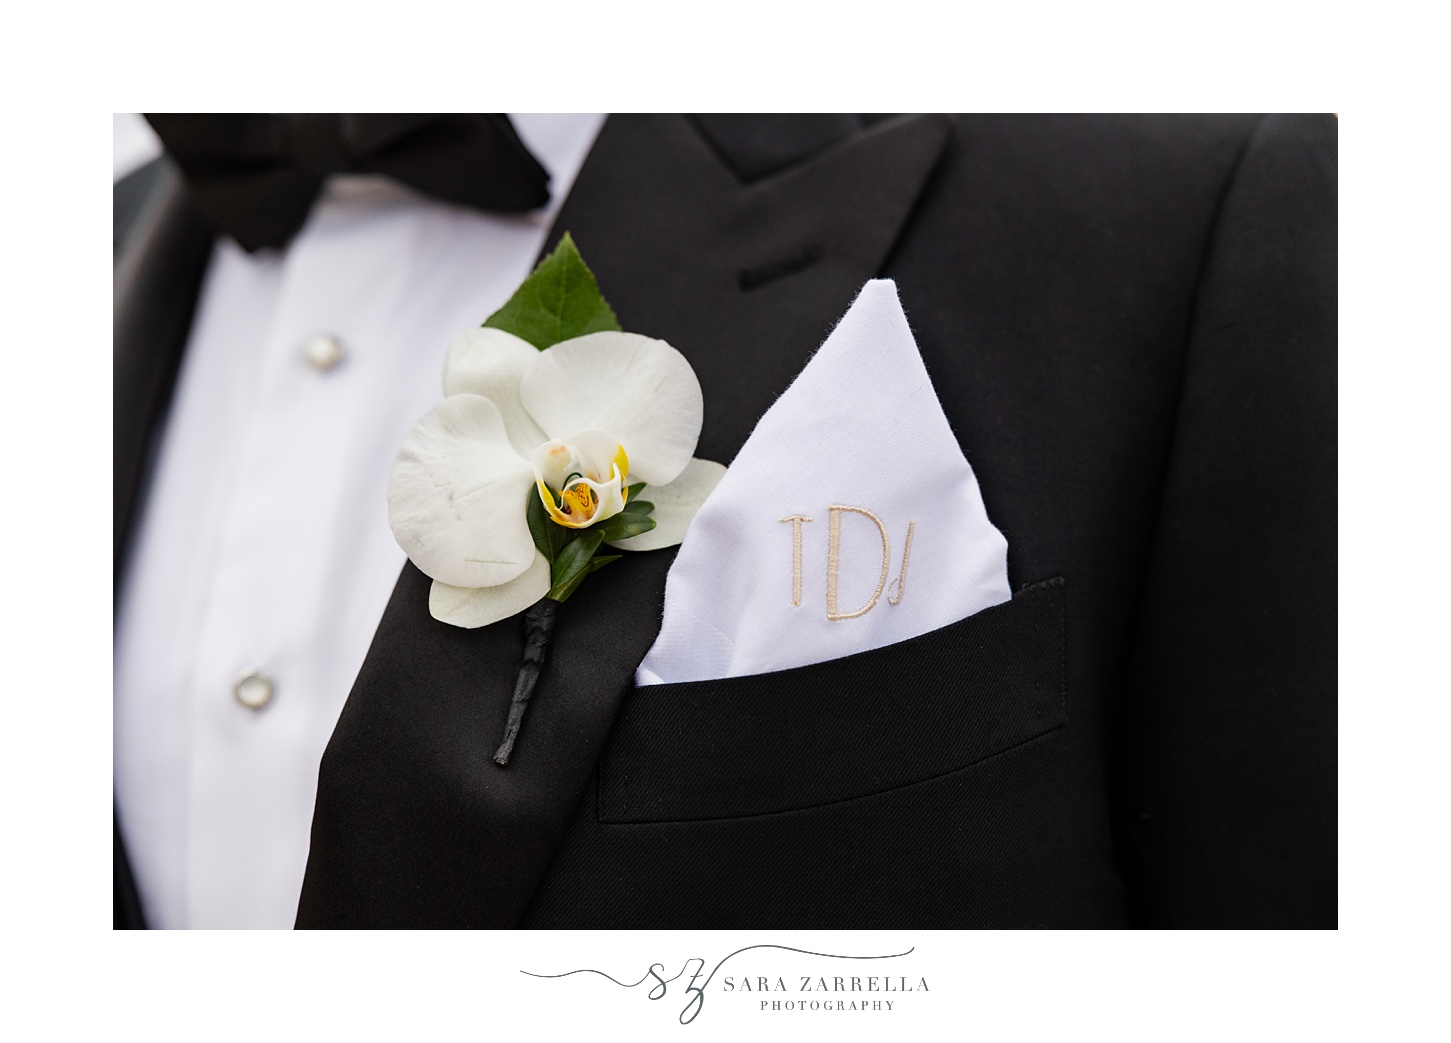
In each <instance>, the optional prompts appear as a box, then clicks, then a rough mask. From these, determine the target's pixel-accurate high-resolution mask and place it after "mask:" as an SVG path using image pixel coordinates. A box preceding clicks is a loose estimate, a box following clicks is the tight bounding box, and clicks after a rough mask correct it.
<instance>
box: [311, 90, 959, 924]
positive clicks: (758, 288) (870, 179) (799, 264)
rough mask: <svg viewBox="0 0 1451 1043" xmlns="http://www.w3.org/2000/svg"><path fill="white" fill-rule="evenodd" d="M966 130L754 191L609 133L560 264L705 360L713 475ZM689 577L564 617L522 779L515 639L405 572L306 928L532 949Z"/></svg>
mask: <svg viewBox="0 0 1451 1043" xmlns="http://www.w3.org/2000/svg"><path fill="white" fill-rule="evenodd" d="M949 131H950V125H949V124H948V123H947V122H946V121H945V120H942V119H939V118H936V117H911V118H903V119H899V120H893V121H889V122H887V123H884V124H882V125H880V126H877V127H874V128H873V129H871V130H870V131H866V132H863V133H861V134H859V135H856V136H854V137H852V138H850V139H849V140H846V141H844V142H842V143H841V144H839V145H837V146H836V147H834V148H831V149H829V150H827V151H826V152H824V153H821V154H819V155H817V156H816V157H815V158H813V159H812V160H811V161H810V162H807V163H805V164H802V165H799V166H796V167H794V168H791V169H789V170H786V171H783V172H781V173H780V174H778V175H777V176H774V177H770V178H767V179H765V180H759V181H756V182H753V183H750V184H746V183H743V182H742V181H741V180H740V179H739V178H738V177H737V176H736V175H735V174H734V173H733V172H732V171H731V170H730V169H728V168H727V166H726V165H724V164H723V162H722V160H721V158H720V157H719V156H718V155H717V154H716V152H715V151H714V150H713V149H712V148H711V146H710V145H708V144H707V143H706V142H705V140H704V139H703V138H702V137H701V135H700V133H699V131H698V130H696V129H695V128H694V127H693V126H692V125H691V123H690V122H689V121H688V120H687V119H685V118H683V117H680V116H656V115H646V116H615V117H611V118H610V119H609V120H608V121H607V122H606V124H605V126H604V128H603V130H602V131H601V134H600V137H599V139H598V140H597V141H596V143H595V146H594V148H593V150H592V151H591V153H590V156H589V159H588V161H587V162H586V164H585V166H584V168H583V169H582V171H581V173H580V175H579V177H578V179H577V180H576V182H575V185H574V188H573V190H572V191H571V194H570V197H569V199H568V201H567V202H566V203H565V205H564V207H563V209H562V211H561V213H560V215H559V217H558V219H557V220H556V222H555V227H554V230H553V232H552V234H551V243H552V242H553V241H556V240H557V239H558V238H559V237H560V236H561V235H562V234H563V233H564V232H565V231H568V232H570V233H571V234H572V235H573V236H574V238H575V240H576V242H578V244H579V246H580V249H581V251H582V252H583V254H584V256H585V258H586V259H587V260H588V262H589V264H590V265H591V267H592V268H593V269H594V271H595V274H596V276H597V277H598V279H599V283H600V287H601V289H602V290H603V291H604V293H605V295H606V297H608V299H609V300H610V302H611V304H612V305H613V306H614V307H615V310H616V312H617V313H618V315H619V317H620V321H621V323H622V324H623V325H624V326H625V328H626V329H629V330H631V331H634V332H639V333H643V334H647V335H650V336H655V337H661V338H664V339H666V340H668V341H670V343H672V344H673V345H675V346H676V347H677V348H679V349H680V350H681V351H682V352H683V353H684V354H685V355H686V356H687V357H688V358H689V359H690V361H691V363H692V364H693V365H694V366H695V369H696V372H697V374H698V375H699V377H700V380H701V384H702V387H703V389H704V393H705V425H704V430H703V432H702V435H701V440H700V444H699V447H698V449H697V455H698V456H702V457H706V458H709V459H715V460H719V461H721V462H729V461H730V459H731V458H732V457H734V455H735V453H736V451H737V450H738V449H739V448H740V446H741V444H742V443H743V442H744V441H745V439H746V437H747V435H748V434H749V433H750V431H751V429H752V427H754V425H755V422H756V420H757V419H758V418H759V417H760V415H761V414H762V413H763V412H764V411H765V410H766V408H767V407H768V406H769V405H770V404H771V402H772V401H774V399H775V398H776V396H778V395H779V394H780V393H781V392H782V391H783V390H784V389H785V388H786V386H787V385H788V384H789V383H790V382H791V380H792V379H793V378H794V377H795V375H796V374H797V373H798V372H799V371H800V369H801V367H802V365H804V363H805V361H806V359H807V358H808V357H809V355H810V353H811V352H812V351H814V350H815V348H816V346H817V345H819V344H820V342H821V340H822V339H823V337H824V336H825V335H826V333H827V332H828V331H829V330H830V328H831V326H832V324H833V323H834V322H835V321H836V320H837V319H838V318H839V317H840V316H841V314H842V313H843V312H844V311H845V310H846V308H847V306H848V305H849V304H850V303H851V300H852V298H853V296H854V295H855V293H856V291H857V290H858V289H859V288H860V286H861V284H862V283H863V282H864V281H866V280H867V279H869V278H871V277H872V276H874V275H875V274H876V273H877V271H878V270H879V268H880V266H881V265H882V263H883V261H884V259H885V258H886V256H887V254H888V252H889V251H890V249H891V247H892V245H893V243H894V241H895V239H896V236H897V233H898V230H899V228H900V227H901V224H902V223H903V222H904V221H905V220H906V218H907V216H908V214H909V213H910V212H911V210H912V207H913V205H914V202H915V200H916V198H917V195H918V193H919V192H920V191H921V190H922V188H923V185H924V184H925V183H926V181H927V179H928V176H929V175H930V173H931V171H932V169H933V167H934V165H935V164H936V162H937V160H938V157H939V155H940V154H941V151H942V149H943V146H944V145H945V143H946V141H947V137H948V134H949ZM673 558H674V551H673V550H667V551H657V552H653V553H648V554H631V555H626V556H625V558H624V559H623V560H621V561H620V562H618V563H616V564H614V565H611V566H610V568H609V569H608V570H607V571H606V572H603V573H601V575H600V576H599V577H598V578H596V579H595V580H593V581H592V582H590V583H587V584H585V585H584V587H583V588H581V590H580V592H579V593H578V594H576V595H575V596H574V597H573V598H571V599H570V601H569V602H568V603H567V604H565V605H564V606H563V607H562V608H561V611H560V615H559V622H558V625H557V627H556V630H555V637H554V643H553V647H552V649H551V652H550V658H549V661H548V663H547V665H546V666H545V669H544V672H543V674H542V675H541V679H540V683H539V688H538V690H537V692H536V694H535V696H534V699H533V702H532V703H531V705H530V708H529V712H528V715H527V716H526V717H525V719H524V727H523V732H522V734H521V737H520V740H519V745H518V746H517V747H516V750H515V754H514V757H513V759H512V760H511V761H510V764H509V766H508V767H507V768H503V769H501V768H499V767H498V766H496V765H494V764H493V763H492V762H491V760H490V753H491V752H492V750H493V749H494V745H495V744H496V743H497V741H498V737H499V734H500V732H501V730H502V728H503V724H504V720H505V717H506V714H507V709H508V703H509V693H510V690H511V688H512V685H513V679H514V673H515V670H516V669H517V665H518V661H519V655H520V651H521V647H522V640H523V632H522V627H521V625H520V622H519V620H518V619H509V620H504V621H502V622H500V623H497V624H494V625H493V626H489V627H483V628H480V629H478V630H461V629H458V628H456V627H450V626H446V625H444V624H442V623H439V622H437V621H435V620H433V619H432V618H431V617H430V616H429V614H428V605H427V602H428V589H429V580H428V579H427V577H425V576H423V575H422V574H421V573H420V572H418V571H417V570H416V569H415V568H414V567H413V566H412V565H408V566H405V568H404V571H403V574H402V576H401V577H400V579H399V582H398V586H397V588H396V589H395V591H394V595H393V598H392V601H391V602H390V604H389V606H388V609H387V611H386V613H385V614H384V618H383V620H382V622H381V624H380V626H379V628H378V632H377V635H376V637H375V639H374V642H373V646H372V648H371V650H370V651H369V654H368V658H367V660H366V662H365V663H364V665H363V668H362V671H361V672H360V674H359V676H358V680H357V682H356V684H355V685H354V687H353V690H352V693H351V694H350V696H349V698H348V702H347V705H346V707H345V708H344V710H343V713H342V716H341V719H340V720H339V722H338V726H337V728H336V730H335V731H334V733H333V737H332V740H331V742H330V743H329V745H328V748H327V752H326V754H325V755H324V758H323V763H322V770H321V773H320V777H319V788H318V803H317V811H316V814H315V817H314V820H313V834H312V847H311V852H310V855H309V859H308V867H307V875H306V879H305V881H304V884H303V890H302V898H301V902H300V905H299V910H298V919H297V925H298V926H299V927H405V926H406V927H512V926H516V925H517V924H518V923H519V921H520V919H521V918H522V917H523V915H524V913H525V910H526V908H527V907H528V903H529V902H530V900H531V898H532V897H533V895H534V892H535V890H536V888H537V887H538V885H539V882H540V880H541V879H542V878H543V876H544V874H545V872H546V871H547V869H548V868H549V865H550V863H551V861H552V859H553V857H554V853H555V851H556V849H557V847H558V845H559V843H560V842H561V840H562V838H563V836H564V834H565V832H566V830H567V829H568V827H569V824H570V822H571V821H572V819H573V818H574V815H575V812H576V810H577V809H578V807H579V804H580V801H581V800H582V798H583V797H584V795H585V793H586V792H587V789H588V786H589V782H590V779H591V777H592V775H593V773H594V769H595V765H596V763H597V761H598V759H599V756H600V753H601V751H602V749H603V746H604V741H605V738H606V736H607V735H608V733H609V730H610V728H611V726H612V724H613V723H614V719H615V715H616V713H617V712H618V710H619V707H620V703H621V701H622V700H623V698H624V695H625V694H626V692H627V691H628V690H629V688H630V686H631V684H632V678H633V674H634V670H635V667H636V666H637V665H638V663H639V661H640V659H641V658H643V656H644V654H645V652H646V651H648V649H649V646H650V644H651V643H652V642H653V641H654V639H655V636H656V634H657V632H658V630H659V626H660V612H661V604H662V599H663V595H664V585H665V576H666V573H667V571H668V570H669V567H670V563H671V561H672V560H673Z"/></svg>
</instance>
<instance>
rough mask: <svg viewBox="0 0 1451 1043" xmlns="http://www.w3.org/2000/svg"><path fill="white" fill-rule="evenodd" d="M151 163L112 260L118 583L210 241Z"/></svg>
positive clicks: (167, 175) (181, 193) (168, 171)
mask: <svg viewBox="0 0 1451 1043" xmlns="http://www.w3.org/2000/svg"><path fill="white" fill-rule="evenodd" d="M155 166H156V171H155V174H154V177H151V176H150V175H148V178H149V180H150V181H151V185H150V188H149V191H148V192H147V194H146V201H145V202H144V203H142V204H140V206H139V209H138V210H137V212H136V215H135V217H134V219H133V220H132V222H131V227H130V228H129V229H128V230H127V231H126V234H125V236H124V242H123V243H122V244H121V246H120V249H119V251H118V254H117V257H116V270H115V282H114V293H115V302H114V304H115V306H114V315H115V319H114V322H115V327H114V331H113V340H112V353H113V365H114V380H113V394H114V396H115V397H114V401H113V407H114V414H113V424H114V430H113V437H114V444H113V449H112V451H113V453H114V460H113V464H114V468H115V487H114V490H113V495H114V498H115V499H114V513H113V515H112V524H113V536H114V544H113V548H114V554H115V558H114V574H115V578H117V579H119V578H120V576H121V572H122V568H123V566H124V558H125V552H126V547H127V543H128V541H129V538H130V533H131V528H132V525H133V523H134V522H135V519H136V514H137V511H138V508H139V506H140V503H141V497H142V494H143V492H144V489H143V487H144V484H145V478H146V470H147V464H148V458H149V453H150V448H151V443H152V435H153V432H154V430H155V428H156V425H157V424H158V423H159V422H160V421H161V419H162V418H163V417H164V416H165V415H166V408H167V405H168V403H169V402H170V401H171V392H172V388H173V387H174V386H175V383H176V373H177V369H178V367H179V366H180V365H181V354H182V349H183V348H185V347H186V341H187V335H188V334H189V333H190V331H191V318H192V312H193V311H194V310H195V308H196V299H197V291H198V290H199V289H200V287H201V280H202V276H203V274H204V273H205V271H206V264H207V257H208V255H209V254H210V251H211V247H212V237H213V233H212V231H211V229H210V228H209V227H208V226H207V225H206V224H205V223H204V222H203V221H202V220H201V218H200V217H198V216H197V214H196V212H195V211H194V210H193V209H192V207H191V204H190V202H189V201H188V197H187V193H186V190H185V188H184V186H183V184H182V180H181V176H180V174H179V173H177V171H176V169H175V168H174V167H172V166H171V165H170V164H169V163H166V162H161V163H158V164H156V165H155ZM138 173H140V172H138ZM133 176H134V175H133ZM120 216H121V215H120V214H119V213H118V220H119V219H120Z"/></svg>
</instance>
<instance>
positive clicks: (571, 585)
mask: <svg viewBox="0 0 1451 1043" xmlns="http://www.w3.org/2000/svg"><path fill="white" fill-rule="evenodd" d="M603 542H604V537H603V536H601V535H600V534H599V532H598V531H596V530H594V529H586V530H585V531H584V532H583V533H582V534H581V535H580V537H579V538H578V539H576V540H571V541H570V542H569V543H568V544H567V545H566V546H565V548H564V549H563V550H562V551H560V552H559V556H558V557H556V558H555V559H554V568H553V570H552V571H551V572H550V579H551V581H552V582H553V584H554V585H553V587H551V588H550V591H549V593H548V594H546V595H545V597H548V598H552V599H554V600H555V601H563V600H564V599H565V598H567V597H569V595H571V594H573V593H574V591H575V589H576V588H577V587H578V586H579V584H580V581H581V580H583V579H584V577H585V576H587V575H589V572H590V567H589V560H590V558H592V557H594V552H595V551H597V550H599V549H600V544H601V543H603Z"/></svg>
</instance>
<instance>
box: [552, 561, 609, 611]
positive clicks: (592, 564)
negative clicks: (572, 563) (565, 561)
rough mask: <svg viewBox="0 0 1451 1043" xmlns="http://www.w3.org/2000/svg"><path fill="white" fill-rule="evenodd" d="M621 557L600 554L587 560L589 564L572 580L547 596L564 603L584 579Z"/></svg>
mask: <svg viewBox="0 0 1451 1043" xmlns="http://www.w3.org/2000/svg"><path fill="white" fill-rule="evenodd" d="M623 557H624V555H623V554H601V555H600V556H599V557H598V558H591V559H590V560H589V563H588V564H587V565H585V567H584V568H583V569H582V570H581V571H580V572H579V573H578V574H577V575H576V576H575V577H574V579H572V580H570V581H569V582H568V583H567V584H565V585H564V586H563V587H558V588H555V590H551V591H550V592H549V596H550V597H551V598H553V599H554V600H555V601H564V600H565V599H566V598H568V597H569V596H570V595H571V594H573V593H574V592H575V591H576V590H578V589H579V585H580V584H581V583H583V582H584V578H585V577H586V576H588V575H590V574H591V573H595V572H598V571H599V570H600V569H602V568H604V567H605V566H606V565H608V564H609V563H610V562H612V561H619V560H620V559H621V558H623Z"/></svg>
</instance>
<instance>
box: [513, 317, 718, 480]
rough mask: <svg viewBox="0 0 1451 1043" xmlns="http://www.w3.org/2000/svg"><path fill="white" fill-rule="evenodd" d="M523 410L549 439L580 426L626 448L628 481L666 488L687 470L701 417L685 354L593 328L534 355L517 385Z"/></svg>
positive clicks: (701, 404) (696, 386) (696, 383)
mask: <svg viewBox="0 0 1451 1043" xmlns="http://www.w3.org/2000/svg"><path fill="white" fill-rule="evenodd" d="M519 397H520V399H521V400H522V401H523V403H524V407H525V408H526V409H528V410H529V413H530V415H531V416H533V418H534V419H535V420H536V421H537V422H538V424H539V426H540V427H542V428H543V429H544V431H545V433H546V434H547V435H549V437H551V438H563V437H565V436H567V435H569V434H572V433H573V432H576V431H579V430H581V429H586V428H599V429H601V430H604V431H608V432H609V433H610V434H611V435H612V436H614V438H615V439H616V440H617V441H618V442H619V443H620V444H621V445H622V446H624V447H625V452H626V453H628V454H629V458H630V478H631V479H632V480H636V481H643V482H648V483H650V484H651V485H662V486H663V485H665V484H667V483H669V482H672V481H674V480H675V477H676V476H677V475H679V474H680V472H681V471H683V470H684V469H685V465H686V464H687V463H689V462H690V456H691V454H692V453H694V452H695V444H696V442H697V441H699V439H700V425H701V421H702V418H703V416H704V402H703V400H702V398H701V392H700V381H698V380H697V379H696V377H695V371H694V370H693V369H691V368H690V363H689V362H687V361H686V360H685V356H684V355H682V354H680V352H678V351H676V350H675V349H674V348H672V347H671V346H670V345H669V344H666V343H665V342H664V341H663V340H655V339H653V338H651V337H642V336H640V335H639V334H637V333H613V332H605V333H591V334H588V335H587V336H584V337H576V338H575V339H573V340H566V341H561V342H560V343H558V344H556V345H554V346H553V347H552V348H550V349H549V350H547V351H544V352H542V353H540V355H539V358H538V360H537V361H536V362H535V364H534V365H533V366H532V367H530V369H529V370H528V372H526V373H525V374H524V375H523V377H522V379H521V380H520V383H519Z"/></svg>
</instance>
